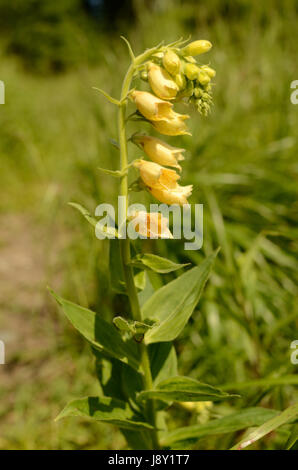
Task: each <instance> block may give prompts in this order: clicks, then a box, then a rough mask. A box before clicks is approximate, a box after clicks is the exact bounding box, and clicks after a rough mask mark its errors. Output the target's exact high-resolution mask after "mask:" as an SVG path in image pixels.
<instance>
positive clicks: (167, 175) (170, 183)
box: [134, 160, 180, 190]
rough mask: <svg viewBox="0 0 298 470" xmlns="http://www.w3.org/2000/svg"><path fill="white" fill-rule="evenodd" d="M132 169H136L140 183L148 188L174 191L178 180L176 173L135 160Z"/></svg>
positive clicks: (154, 164) (156, 165) (150, 163)
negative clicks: (138, 172)
mask: <svg viewBox="0 0 298 470" xmlns="http://www.w3.org/2000/svg"><path fill="white" fill-rule="evenodd" d="M134 167H135V168H138V170H139V171H140V177H141V179H142V181H143V182H144V183H145V185H146V186H148V187H150V188H160V189H166V190H167V189H174V188H176V186H177V180H179V179H180V176H179V175H178V174H177V173H176V171H174V170H169V169H168V168H164V167H162V166H160V165H158V164H157V163H153V162H148V161H146V160H136V161H135V162H134Z"/></svg>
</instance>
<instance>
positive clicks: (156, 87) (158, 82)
mask: <svg viewBox="0 0 298 470" xmlns="http://www.w3.org/2000/svg"><path fill="white" fill-rule="evenodd" d="M148 79H149V83H150V86H151V88H152V90H153V92H154V93H155V94H156V95H157V96H158V97H159V98H162V99H163V100H172V99H174V98H175V96H176V95H177V93H178V91H179V88H178V86H177V84H176V83H175V82H174V80H173V79H172V78H171V76H170V75H169V74H168V72H167V71H166V70H165V69H163V68H162V67H159V65H156V64H153V63H151V64H150V65H149V67H148Z"/></svg>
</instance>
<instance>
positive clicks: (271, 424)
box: [231, 403, 298, 450]
mask: <svg viewBox="0 0 298 470" xmlns="http://www.w3.org/2000/svg"><path fill="white" fill-rule="evenodd" d="M297 417H298V403H296V404H295V405H292V406H290V407H289V408H287V409H286V410H284V411H283V412H282V413H280V414H279V415H278V416H275V417H273V418H271V419H269V420H268V421H266V422H265V423H264V424H262V425H261V426H260V427H259V428H258V429H254V430H253V431H252V432H250V433H249V434H247V435H246V436H245V438H244V439H242V440H241V441H240V442H238V443H237V444H236V445H235V446H234V447H232V449H231V450H241V449H244V448H245V447H247V446H250V445H251V444H253V443H254V442H256V441H258V440H259V439H261V438H262V437H264V436H266V434H269V433H270V432H272V431H274V430H275V429H276V428H278V427H279V426H282V425H283V424H286V423H288V422H289V421H291V420H292V419H295V418H297Z"/></svg>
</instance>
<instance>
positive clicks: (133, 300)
mask: <svg viewBox="0 0 298 470" xmlns="http://www.w3.org/2000/svg"><path fill="white" fill-rule="evenodd" d="M144 59H146V53H144V54H142V55H141V56H139V57H137V58H136V59H135V60H134V62H132V64H131V65H130V67H129V69H128V71H127V73H126V76H125V78H124V81H123V85H122V91H121V97H120V104H119V113H118V131H119V146H120V166H121V168H120V171H124V170H125V169H126V168H127V166H128V158H127V137H126V129H125V124H126V101H127V100H126V97H127V94H128V92H129V89H130V84H131V81H132V78H133V74H134V71H135V67H136V66H137V65H138V63H140V62H141V61H142V60H144ZM120 194H121V196H124V197H125V201H126V212H127V208H128V176H127V173H124V174H123V175H122V177H121V183H120ZM120 250H121V257H122V264H123V271H124V278H125V282H126V289H127V294H128V298H129V303H130V307H131V312H132V316H133V318H134V319H135V320H138V321H141V320H142V316H141V310H140V304H139V299H138V295H137V289H136V286H135V283H134V275H133V268H132V267H131V266H130V264H129V263H130V260H131V253H130V241H129V239H128V238H125V239H123V240H121V241H120ZM139 347H140V354H141V365H142V370H143V383H144V389H145V390H150V389H152V375H151V368H150V360H149V355H148V350H147V347H146V345H145V344H144V343H140V345H139ZM146 412H147V419H148V421H149V422H150V423H151V424H152V425H153V426H154V427H155V426H156V413H155V406H154V400H148V401H147V409H146ZM151 440H152V448H153V449H159V444H158V437H157V431H156V429H154V430H153V431H152V432H151Z"/></svg>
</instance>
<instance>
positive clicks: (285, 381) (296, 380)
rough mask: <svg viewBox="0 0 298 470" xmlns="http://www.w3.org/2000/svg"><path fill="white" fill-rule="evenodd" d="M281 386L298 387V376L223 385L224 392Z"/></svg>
mask: <svg viewBox="0 0 298 470" xmlns="http://www.w3.org/2000/svg"><path fill="white" fill-rule="evenodd" d="M279 385H298V376H297V375H294V374H292V375H283V376H282V377H268V378H264V379H256V380H248V381H244V382H235V383H231V384H224V385H221V388H222V390H230V391H232V390H243V389H246V388H250V387H273V386H279Z"/></svg>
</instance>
